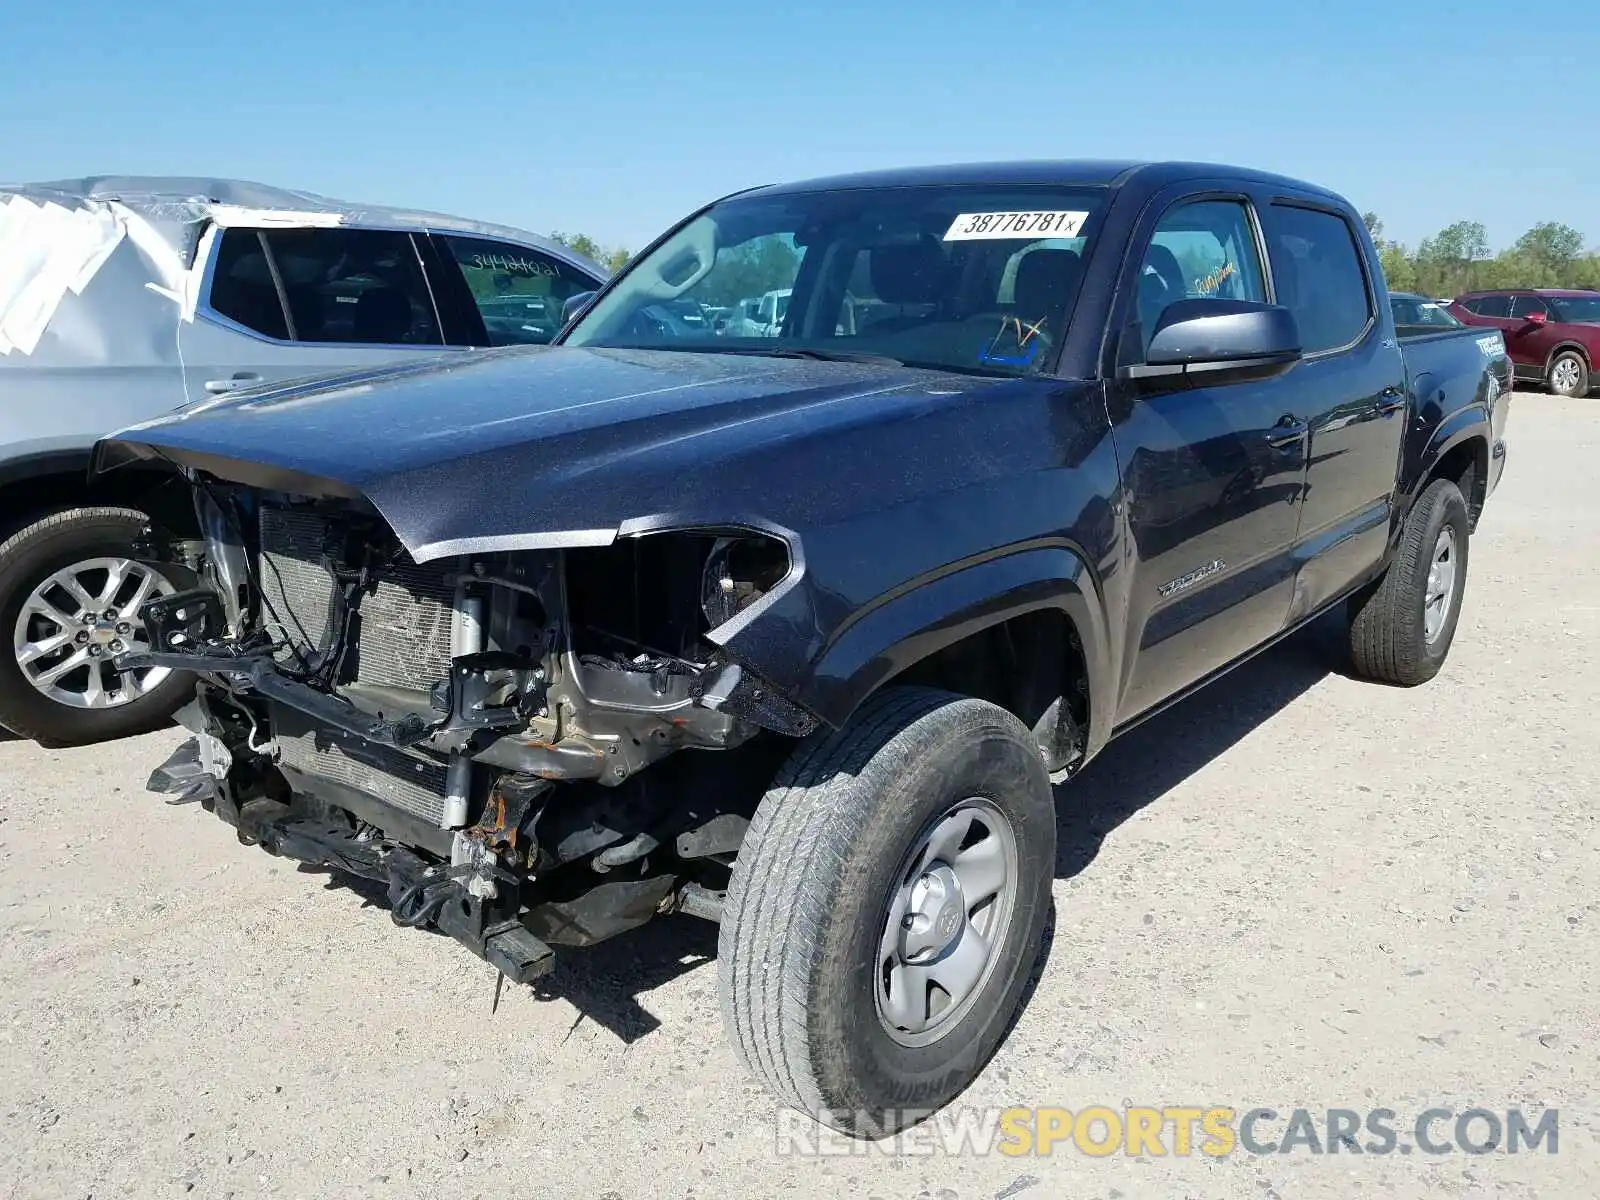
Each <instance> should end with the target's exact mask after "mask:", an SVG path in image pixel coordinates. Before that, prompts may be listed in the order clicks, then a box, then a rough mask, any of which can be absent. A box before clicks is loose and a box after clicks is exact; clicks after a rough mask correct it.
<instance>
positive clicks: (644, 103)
mask: <svg viewBox="0 0 1600 1200" xmlns="http://www.w3.org/2000/svg"><path fill="white" fill-rule="evenodd" d="M0 10H3V11H4V16H3V17H0V113H3V114H4V116H3V117H0V178H5V179H9V180H11V181H18V180H29V179H48V178H58V177H62V176H75V175H83V174H89V173H94V174H101V173H135V172H137V173H160V174H178V173H183V174H207V175H225V176H237V177H243V178H252V179H259V180H262V181H265V182H270V183H278V184H284V185H288V186H295V187H302V188H308V189H310V190H313V191H320V192H325V193H328V194H331V195H335V196H340V197H344V198H348V199H356V200H373V201H381V202H385V203H395V204H405V205H412V206H417V207H427V208H434V209H441V210H445V211H450V212H457V213H460V214H462V215H466V216H472V217H479V218H483V219H487V220H496V221H503V222H506V223H508V224H513V225H520V226H523V227H525V228H531V229H535V230H539V231H548V230H551V229H563V230H581V231H585V232H588V233H590V234H591V235H593V236H595V237H597V238H599V239H600V240H601V241H603V242H606V243H611V244H616V243H621V244H626V245H628V246H631V247H634V248H638V247H639V246H640V245H641V244H642V243H643V242H645V241H646V240H648V239H649V238H650V237H652V236H653V235H654V234H656V233H658V232H660V231H661V230H662V229H663V228H664V227H665V226H667V225H668V224H670V223H671V222H673V221H674V220H676V219H677V218H678V217H680V216H682V215H683V214H684V213H686V212H687V211H689V210H690V209H691V208H693V207H695V206H697V205H698V204H700V203H702V202H703V201H705V200H707V199H710V198H713V197H715V196H717V195H720V194H723V193H726V192H728V191H732V190H734V189H736V188H740V187H745V186H749V185H752V184H757V183H764V182H770V181H774V180H779V179H789V178H802V177H806V176H811V175H819V174H831V173H834V172H837V171H847V170H856V169H861V168H869V167H876V166H893V165H904V164H909V163H919V162H939V161H963V160H974V159H986V158H1001V159H1004V158H1026V157H1078V156H1083V157H1115V158H1123V157H1128V158H1144V157H1183V158H1202V159H1210V160H1221V161H1234V162H1240V163H1243V164H1246V165H1250V166H1258V167H1263V168H1266V169H1271V170H1278V171H1282V172H1285V173H1288V174H1293V175H1299V176H1303V177H1305V178H1309V179H1311V180H1314V181H1316V182H1318V183H1323V184H1326V185H1328V186H1330V187H1333V188H1335V189H1337V190H1339V191H1342V192H1344V193H1345V194H1346V195H1347V196H1349V197H1350V198H1351V200H1352V201H1353V202H1354V203H1355V204H1356V205H1357V206H1359V207H1361V208H1363V209H1369V208H1370V209H1375V210H1377V211H1378V212H1379V213H1380V214H1381V215H1382V216H1383V218H1384V220H1385V222H1386V225H1387V229H1388V233H1389V235H1390V236H1393V237H1398V238H1400V239H1402V240H1404V241H1407V242H1409V243H1412V244H1414V243H1415V242H1416V241H1417V240H1419V239H1420V238H1422V237H1424V236H1426V235H1427V234H1429V233H1432V232H1434V231H1435V230H1437V229H1438V228H1439V227H1441V226H1443V225H1445V224H1447V223H1449V222H1450V221H1452V220H1456V219H1471V220H1478V221H1482V222H1483V223H1484V225H1485V226H1486V227H1487V230H1488V233H1489V240H1490V243H1491V244H1492V245H1493V246H1495V247H1496V248H1499V247H1500V246H1502V245H1504V244H1506V243H1508V242H1510V241H1512V240H1514V239H1515V238H1516V237H1517V236H1518V235H1519V234H1521V233H1522V232H1523V230H1524V229H1526V228H1527V226H1528V225H1530V224H1531V223H1533V222H1534V221H1537V220H1545V219H1549V220H1560V221H1565V222H1567V223H1569V224H1571V225H1574V226H1576V227H1577V228H1579V229H1580V230H1582V231H1583V232H1584V234H1585V235H1586V236H1587V238H1588V241H1589V244H1590V245H1591V246H1600V139H1597V138H1596V131H1597V130H1600V72H1597V71H1596V63H1597V62H1600V4H1596V3H1594V2H1593V0H1588V2H1585V3H1571V2H1567V3H1563V2H1562V0H1548V2H1547V3H1543V4H1539V5H1535V6H1533V7H1529V6H1526V5H1516V4H1510V3H1505V2H1503V0H1502V2H1501V3H1495V4H1491V3H1487V2H1482V0H1458V2H1454V3H1442V2H1439V0H1434V2H1433V3H1418V2H1415V0H1391V2H1390V3H1381V2H1378V0H1345V2H1343V3H1337V2H1335V3H1317V2H1316V0H1273V2H1266V0H1192V2H1191V0H1147V2H1142V3H1141V2H1140V0H1122V2H1116V0H1112V2H1110V3H1107V2H1104V0H1102V2H1099V3H1092V4H1091V3H1077V2H1074V0H1020V2H1014V0H965V2H955V0H921V2H920V3H916V4H910V3H895V4H887V3H879V4H870V3H860V2H859V0H858V2H857V3H845V2H843V0H788V2H782V3H775V2H772V0H740V2H737V3H709V2H706V0H677V2H665V3H663V2H660V0H656V2H646V0H609V2H608V3H594V2H593V0H590V2H588V3H565V2H561V0H522V2H520V3H514V4H485V3H473V2H472V0H461V2H460V3H458V4H451V3H443V2H435V0H409V2H402V3H391V4H377V3H372V2H371V0H321V2H320V3H307V2H306V0H275V3H273V4H270V5H260V6H256V5H249V6H235V7H233V8H232V9H231V10H230V9H229V8H228V7H226V6H218V5H215V4H197V3H193V2H191V0H161V3H149V4H139V3H129V2H128V0H115V2H112V0H76V2H75V3H72V4H41V3H25V2H24V0H0Z"/></svg>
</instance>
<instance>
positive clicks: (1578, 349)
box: [1544, 342, 1594, 375]
mask: <svg viewBox="0 0 1600 1200" xmlns="http://www.w3.org/2000/svg"><path fill="white" fill-rule="evenodd" d="M1568 350H1571V351H1573V352H1574V353H1575V354H1577V356H1578V357H1579V358H1581V359H1583V362H1584V365H1585V366H1589V367H1592V366H1593V365H1594V359H1592V358H1591V357H1590V356H1589V347H1587V346H1585V345H1584V344H1583V343H1582V342H1562V343H1561V345H1559V346H1557V347H1556V348H1555V349H1554V350H1552V351H1550V357H1549V358H1547V359H1545V360H1544V373H1545V374H1546V375H1548V374H1549V373H1550V364H1551V363H1553V362H1555V361H1556V356H1557V355H1559V354H1565V353H1566V352H1567V351H1568Z"/></svg>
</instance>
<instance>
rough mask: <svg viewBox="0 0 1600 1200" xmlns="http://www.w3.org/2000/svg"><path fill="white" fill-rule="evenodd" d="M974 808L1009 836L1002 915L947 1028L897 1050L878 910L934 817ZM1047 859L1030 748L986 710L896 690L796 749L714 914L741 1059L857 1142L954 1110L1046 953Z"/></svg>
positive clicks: (1039, 783) (1045, 791) (727, 1018)
mask: <svg viewBox="0 0 1600 1200" xmlns="http://www.w3.org/2000/svg"><path fill="white" fill-rule="evenodd" d="M969 797H978V798H982V799H984V800H987V801H988V802H989V803H990V804H992V805H993V806H994V807H995V808H996V809H998V810H999V812H1000V813H1001V814H1002V815H1003V816H1004V817H1005V818H1006V819H1007V820H1008V821H1009V822H1010V824H1011V827H1012V829H1013V831H1014V833H1015V847H1016V851H1017V857H1016V870H1015V876H1016V884H1015V891H1014V892H1013V894H1012V895H1013V899H1012V902H1011V908H1010V919H1009V921H1008V922H1007V923H1006V925H1005V932H1004V933H1003V934H999V932H998V930H996V931H995V932H996V934H997V937H996V939H995V942H996V944H997V946H998V951H997V952H996V953H995V954H993V955H992V956H991V957H990V959H989V960H988V961H989V963H990V965H989V966H988V967H987V968H986V971H987V973H986V974H985V975H983V976H982V981H981V982H980V983H978V984H977V985H976V987H975V988H974V990H973V992H972V993H971V999H970V1001H969V1002H968V1005H967V1006H966V1007H965V1010H964V1011H959V1010H958V1015H954V1016H951V1017H949V1018H948V1020H949V1027H948V1031H947V1032H945V1033H944V1034H943V1035H942V1036H940V1037H939V1038H938V1039H937V1040H935V1041H933V1042H932V1044H930V1045H924V1046H915V1047H912V1046H906V1045H902V1044H901V1043H900V1042H899V1041H896V1040H895V1039H894V1038H893V1037H891V1035H890V1034H889V1033H888V1032H887V1029H886V1024H885V1022H884V1021H882V1020H880V1018H879V1007H878V1001H877V1000H876V999H875V995H874V988H875V987H877V986H878V983H879V979H880V978H881V976H880V971H881V964H882V960H881V959H880V958H879V954H880V949H879V947H880V940H881V939H882V937H883V935H884V931H885V929H886V928H887V918H888V917H889V915H890V914H889V911H888V904H889V901H890V897H891V895H892V894H893V893H894V891H895V890H896V889H897V887H898V886H899V885H900V883H901V880H900V878H899V877H900V876H901V874H902V873H904V872H905V870H906V856H907V854H908V852H909V851H910V849H911V848H912V847H913V846H914V845H916V844H917V843H918V841H919V839H920V837H921V835H922V833H923V831H924V830H925V829H926V828H928V827H929V823H930V822H933V821H936V820H937V819H938V818H939V816H940V815H941V814H943V813H945V812H946V811H947V810H948V809H949V807H950V806H951V805H952V804H957V805H959V804H960V802H961V801H963V800H964V799H966V798H969ZM1054 864H1055V808H1054V803H1053V800H1052V796H1051V790H1050V780H1049V777H1048V775H1047V774H1046V772H1045V767H1044V762H1043V760H1042V758H1041V756H1040V754H1039V747H1038V744H1037V742H1036V741H1035V740H1034V738H1033V737H1032V735H1031V734H1030V733H1029V732H1028V731H1027V729H1025V728H1024V727H1023V725H1022V723H1021V722H1020V721H1018V720H1017V719H1016V718H1015V717H1013V716H1011V714H1009V713H1007V712H1005V711H1004V710H1002V709H1000V708H997V707H995V706H994V705H992V704H988V703H986V702H984V701H981V700H974V699H968V698H964V697H959V696H955V695H952V694H950V693H948V692H940V691H934V690H931V689H927V688H889V689H887V690H885V691H884V692H883V693H880V694H879V695H877V696H875V697H873V698H872V699H871V700H869V701H868V702H867V703H866V704H865V705H863V706H862V709H861V711H860V712H859V713H858V714H857V715H856V716H855V717H854V718H853V719H852V721H851V722H850V724H849V725H848V726H847V727H846V728H845V729H843V730H841V731H840V732H838V733H824V734H819V735H815V736H813V737H812V738H810V739H808V740H807V741H805V742H803V743H802V744H801V745H800V746H799V747H798V748H797V749H796V751H795V753H794V754H793V756H792V757H791V758H790V759H789V761H788V763H787V764H786V765H785V766H784V767H783V769H782V770H781V771H780V772H779V774H778V777H777V779H776V780H775V781H774V782H773V785H772V787H771V788H770V789H769V790H768V791H767V793H766V795H765V797H764V798H763V799H762V801H761V804H760V806H759V807H758V808H757V810H756V814H755V818H754V820H753V821H752V822H751V825H750V829H749V832H748V834H747V835H746V837H745V841H744V845H743V847H742V848H741V850H740V852H739V857H738V860H737V863H736V864H735V866H734V870H733V876H732V880H731V882H730V884H729V888H728V893H727V899H726V903H725V905H724V913H723V920H722V928H721V931H720V934H719V939H718V977H719V983H720V988H721V996H722V1014H723V1021H724V1024H725V1025H726V1027H727V1030H728V1036H729V1038H730V1040H731V1041H732V1043H733V1045H734V1047H735V1049H736V1050H737V1052H738V1054H739V1056H740V1058H741V1059H742V1060H743V1062H744V1064H745V1066H746V1067H747V1068H748V1070H749V1071H750V1072H751V1073H752V1074H753V1075H755V1076H757V1077H759V1078H760V1079H762V1080H763V1081H764V1082H765V1083H766V1084H767V1085H768V1086H769V1087H770V1088H771V1089H772V1090H773V1092H775V1093H776V1094H777V1096H778V1097H779V1099H781V1100H782V1101H783V1102H784V1103H785V1104H788V1105H790V1106H792V1107H794V1108H797V1109H799V1110H801V1111H803V1112H806V1113H809V1114H811V1115H812V1116H814V1117H816V1118H817V1119H819V1120H822V1121H824V1122H826V1123H828V1124H830V1125H833V1126H834V1127H836V1128H839V1129H842V1130H844V1131H845V1132H848V1133H851V1134H854V1135H857V1136H863V1137H879V1136H884V1135H885V1134H887V1133H890V1132H893V1131H895V1130H898V1129H900V1128H903V1127H904V1126H906V1125H908V1124H912V1123H914V1122H915V1121H916V1120H918V1119H920V1118H921V1117H922V1116H924V1115H926V1114H928V1113H931V1112H932V1111H934V1110H937V1109H938V1108H940V1107H942V1106H943V1105H945V1104H948V1103H949V1102H950V1101H951V1100H952V1099H953V1098H955V1097H956V1096H957V1095H958V1094H960V1092H961V1091H962V1090H963V1089H964V1088H966V1087H967V1085H968V1084H969V1083H971V1082H972V1080H973V1079H974V1078H975V1077H976V1076H977V1074H978V1072H979V1071H980V1070H982V1068H983V1066H984V1064H985V1063H986V1062H987V1061H988V1060H989V1058H990V1056H991V1055H992V1054H993V1053H994V1051H995V1049H996V1047H997V1046H998V1045H999V1043H1000V1041H1001V1039H1002V1038H1003V1037H1004V1035H1005V1033H1006V1030H1007V1029H1008V1028H1009V1026H1010V1022H1011V1020H1012V1017H1013V1016H1014V1014H1015V1012H1016V1009H1017V1005H1018V1003H1019V1002H1020V997H1021V994H1022V990H1023V988H1024V986H1025V984H1026V982H1027V978H1028V974H1029V970H1030V968H1031V967H1032V965H1033V963H1034V961H1035V959H1036V958H1037V956H1038V953H1039V948H1040V944H1041V941H1042V937H1043V931H1044V925H1045V920H1046V917H1047V915H1048V911H1049V905H1050V881H1051V878H1052V877H1053V875H1054ZM907 878H909V875H908V876H907ZM925 995H926V993H925Z"/></svg>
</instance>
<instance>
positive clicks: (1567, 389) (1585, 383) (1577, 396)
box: [1544, 350, 1589, 400]
mask: <svg viewBox="0 0 1600 1200" xmlns="http://www.w3.org/2000/svg"><path fill="white" fill-rule="evenodd" d="M1564 366H1565V367H1566V368H1567V369H1566V370H1563V367H1564ZM1558 377H1559V378H1560V379H1561V380H1562V381H1563V382H1560V383H1558V382H1557V379H1558ZM1544 379H1545V384H1546V386H1548V387H1549V389H1550V390H1551V391H1552V392H1554V393H1555V394H1556V395H1558V396H1566V397H1568V398H1569V399H1573V400H1581V399H1583V398H1584V397H1585V396H1587V395H1588V394H1589V364H1588V363H1587V362H1585V361H1584V358H1583V355H1581V354H1579V353H1578V352H1577V351H1576V350H1563V351H1562V352H1561V353H1560V354H1557V355H1556V356H1555V357H1554V358H1552V359H1551V360H1550V366H1549V367H1548V368H1546V370H1545V376H1544ZM1568 380H1570V381H1571V382H1566V381H1568Z"/></svg>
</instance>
